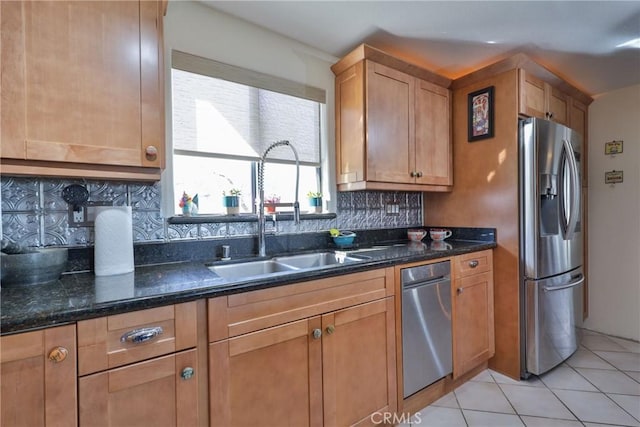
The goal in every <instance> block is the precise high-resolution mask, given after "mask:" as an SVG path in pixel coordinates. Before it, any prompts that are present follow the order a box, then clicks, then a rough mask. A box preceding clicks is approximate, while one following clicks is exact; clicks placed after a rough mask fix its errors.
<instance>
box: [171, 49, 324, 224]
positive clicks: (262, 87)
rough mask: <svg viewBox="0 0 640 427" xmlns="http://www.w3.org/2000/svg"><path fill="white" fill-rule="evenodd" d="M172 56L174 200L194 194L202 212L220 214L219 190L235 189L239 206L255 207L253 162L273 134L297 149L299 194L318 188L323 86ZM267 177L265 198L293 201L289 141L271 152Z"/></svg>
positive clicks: (274, 138)
mask: <svg viewBox="0 0 640 427" xmlns="http://www.w3.org/2000/svg"><path fill="white" fill-rule="evenodd" d="M172 60H173V62H172V67H173V68H172V71H171V83H172V84H171V86H172V117H173V193H174V200H179V199H180V197H181V196H182V193H183V191H186V192H188V193H189V194H190V195H192V196H193V195H194V194H196V193H197V194H198V202H199V212H200V213H222V212H223V211H224V208H223V206H222V194H223V191H227V192H228V191H229V190H230V189H231V188H237V189H239V190H241V192H242V196H241V203H240V211H241V212H255V206H254V202H253V201H254V200H255V199H256V196H257V194H256V193H257V183H256V178H257V165H258V163H259V160H260V157H261V156H262V154H263V153H264V151H265V150H266V149H267V148H268V147H269V145H270V144H272V143H273V142H275V141H278V140H288V141H290V143H291V145H292V146H294V147H295V149H296V151H297V153H298V156H299V161H300V184H299V194H298V197H299V199H300V200H303V198H304V196H305V195H306V193H307V192H308V191H320V188H321V166H320V146H321V144H320V135H321V126H322V123H321V108H323V105H324V91H321V90H319V89H315V88H309V87H306V86H304V85H300V84H297V83H292V82H289V81H283V80H282V79H278V78H274V77H272V76H265V75H262V74H259V73H255V72H252V71H248V70H244V69H238V68H236V67H232V66H229V65H226V64H221V63H218V62H215V61H211V60H208V59H205V58H200V57H194V56H192V55H188V54H184V53H181V52H175V51H174V52H173V55H172ZM264 183H265V191H264V192H265V198H269V197H270V196H272V195H276V196H279V197H280V198H281V201H282V202H292V201H293V200H294V193H295V157H294V155H293V153H292V151H291V150H290V149H289V148H288V147H278V148H276V149H273V150H272V151H270V152H269V157H268V159H267V164H266V165H265V181H264ZM174 205H175V208H174V209H175V213H179V208H178V206H177V203H175V204H174ZM301 206H304V203H301ZM303 210H304V209H303Z"/></svg>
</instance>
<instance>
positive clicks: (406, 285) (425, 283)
mask: <svg viewBox="0 0 640 427" xmlns="http://www.w3.org/2000/svg"><path fill="white" fill-rule="evenodd" d="M446 282H449V283H451V277H450V276H439V277H434V278H433V279H429V280H421V281H419V282H413V283H403V284H402V289H403V290H405V289H414V288H419V287H420V286H428V285H435V284H437V283H446Z"/></svg>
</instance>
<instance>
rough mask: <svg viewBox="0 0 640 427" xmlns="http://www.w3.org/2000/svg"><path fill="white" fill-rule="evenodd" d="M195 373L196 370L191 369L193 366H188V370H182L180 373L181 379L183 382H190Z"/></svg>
mask: <svg viewBox="0 0 640 427" xmlns="http://www.w3.org/2000/svg"><path fill="white" fill-rule="evenodd" d="M194 373H195V370H194V369H193V368H192V367H191V366H187V367H186V368H184V369H183V370H182V372H181V373H180V377H181V378H182V379H183V380H188V379H189V378H191V377H193V374H194Z"/></svg>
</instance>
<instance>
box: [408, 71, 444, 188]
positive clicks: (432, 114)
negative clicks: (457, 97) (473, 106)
mask: <svg viewBox="0 0 640 427" xmlns="http://www.w3.org/2000/svg"><path fill="white" fill-rule="evenodd" d="M416 82H417V83H416V95H415V96H416V99H415V144H416V148H415V150H416V155H415V171H416V173H417V178H416V183H418V184H431V185H452V184H453V179H452V178H453V174H452V169H453V164H452V162H453V156H452V152H451V93H450V92H449V90H447V89H445V88H442V87H440V86H437V85H434V84H433V83H429V82H426V81H423V80H417V81H416Z"/></svg>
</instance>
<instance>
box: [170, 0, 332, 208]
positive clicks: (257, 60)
mask: <svg viewBox="0 0 640 427" xmlns="http://www.w3.org/2000/svg"><path fill="white" fill-rule="evenodd" d="M164 45H165V75H166V78H165V93H166V96H165V99H166V117H167V120H166V123H167V129H166V132H167V152H170V150H171V120H170V118H171V88H170V83H171V78H170V76H171V50H172V49H175V50H180V51H182V52H187V53H191V54H194V55H198V56H203V57H206V58H210V59H214V60H216V61H219V62H224V63H226V64H231V65H235V66H238V67H243V68H247V69H250V70H253V71H258V72H261V73H265V74H269V75H273V76H277V77H282V78H285V79H289V80H292V81H295V82H298V83H303V84H306V85H309V86H313V87H317V88H320V89H324V90H325V91H326V94H327V99H326V102H327V103H326V110H325V111H326V115H325V117H324V120H325V124H326V126H325V129H326V135H323V140H324V142H325V144H324V146H323V147H322V148H323V152H322V162H323V169H324V170H325V176H324V178H323V180H324V181H325V182H324V185H323V192H324V193H326V194H328V193H329V190H331V191H332V192H333V193H334V194H335V188H336V186H335V161H334V159H335V142H334V141H335V130H334V129H335V127H334V119H333V117H334V115H335V113H334V104H335V101H334V92H335V91H334V75H333V73H332V72H331V69H330V66H331V65H332V64H333V63H335V62H337V61H338V58H335V57H333V56H331V55H329V54H327V53H325V52H322V51H319V50H317V49H314V48H311V47H309V46H307V45H304V44H302V43H300V42H298V41H295V40H293V39H290V38H287V37H284V36H281V35H279V34H276V33H274V32H272V31H270V30H266V29H263V28H261V27H258V26H256V25H253V24H251V23H249V22H246V21H243V20H240V19H238V18H235V17H232V16H230V15H227V14H224V13H221V12H218V11H216V10H214V9H212V8H210V7H207V6H204V5H202V4H200V3H197V2H194V1H170V2H169V8H168V11H167V15H166V16H165V19H164ZM170 161H171V158H170V156H167V168H166V170H165V172H164V173H163V177H162V184H163V190H162V193H163V208H164V209H163V210H164V212H169V213H172V212H173V201H172V198H173V195H172V189H171V188H167V187H170V185H171V184H170V183H171V182H172V177H171V163H170ZM334 203H335V201H334V200H331V201H330V206H329V207H330V210H331V211H335V204H334Z"/></svg>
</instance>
